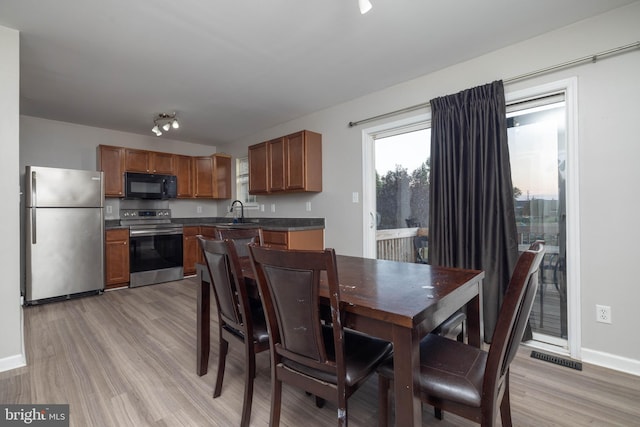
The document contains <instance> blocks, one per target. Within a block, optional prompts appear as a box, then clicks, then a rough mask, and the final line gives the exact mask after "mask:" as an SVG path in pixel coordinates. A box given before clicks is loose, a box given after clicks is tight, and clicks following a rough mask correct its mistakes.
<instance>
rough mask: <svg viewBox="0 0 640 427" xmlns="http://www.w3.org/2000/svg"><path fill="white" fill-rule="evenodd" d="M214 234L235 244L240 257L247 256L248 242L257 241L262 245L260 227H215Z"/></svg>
mask: <svg viewBox="0 0 640 427" xmlns="http://www.w3.org/2000/svg"><path fill="white" fill-rule="evenodd" d="M216 236H217V237H218V239H220V240H225V239H229V240H232V241H233V242H234V243H235V245H236V252H237V253H238V256H239V257H240V258H242V257H248V256H249V250H248V249H247V245H248V244H249V243H254V242H255V243H258V244H259V245H260V246H262V244H263V242H264V239H263V234H262V228H260V227H251V228H217V229H216Z"/></svg>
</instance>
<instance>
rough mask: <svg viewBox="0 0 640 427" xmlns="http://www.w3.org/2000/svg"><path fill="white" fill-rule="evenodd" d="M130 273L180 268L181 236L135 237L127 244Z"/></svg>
mask: <svg viewBox="0 0 640 427" xmlns="http://www.w3.org/2000/svg"><path fill="white" fill-rule="evenodd" d="M129 244H130V246H129V262H130V265H131V273H139V272H141V271H151V270H161V269H163V268H172V267H182V235H181V234H172V235H159V236H135V237H133V236H132V237H131V238H130V242H129Z"/></svg>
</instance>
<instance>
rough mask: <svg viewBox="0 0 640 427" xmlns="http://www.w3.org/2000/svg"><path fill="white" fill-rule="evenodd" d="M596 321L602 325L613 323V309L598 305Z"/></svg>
mask: <svg viewBox="0 0 640 427" xmlns="http://www.w3.org/2000/svg"><path fill="white" fill-rule="evenodd" d="M596 321H598V322H600V323H611V307H609V306H608V305H598V304H596Z"/></svg>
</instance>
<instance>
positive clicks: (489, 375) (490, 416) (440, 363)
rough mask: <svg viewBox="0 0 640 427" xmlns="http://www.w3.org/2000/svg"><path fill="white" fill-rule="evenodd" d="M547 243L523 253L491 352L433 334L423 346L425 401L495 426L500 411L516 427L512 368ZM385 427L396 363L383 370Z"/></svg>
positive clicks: (421, 390) (421, 376) (421, 387)
mask: <svg viewBox="0 0 640 427" xmlns="http://www.w3.org/2000/svg"><path fill="white" fill-rule="evenodd" d="M543 256H544V245H543V244H542V243H540V242H536V243H534V244H533V245H532V246H531V247H530V248H529V249H528V250H527V251H525V252H523V253H522V254H521V255H520V257H519V259H518V262H517V264H516V267H515V270H514V272H513V274H512V276H511V280H510V282H509V286H508V288H507V291H506V293H505V296H504V300H503V303H502V307H501V308H500V313H499V315H498V319H497V323H496V327H495V330H494V333H493V339H492V341H491V346H490V348H489V351H488V352H487V351H484V350H481V349H480V348H477V347H474V346H471V345H468V344H464V343H460V342H458V341H455V340H451V339H447V338H444V337H442V336H440V335H436V334H429V335H427V336H426V337H425V338H424V339H423V340H422V341H421V343H420V373H419V381H420V385H419V393H420V398H421V400H422V401H423V402H425V403H428V404H429V405H432V406H433V407H435V408H437V409H440V410H443V411H446V412H451V413H454V414H456V415H459V416H462V417H464V418H467V419H470V420H472V421H475V422H477V423H480V424H481V425H482V426H483V427H484V426H494V425H495V422H496V419H497V418H496V417H497V412H498V408H499V411H500V415H501V419H502V426H503V427H507V426H511V407H510V403H509V365H510V364H511V362H512V360H513V358H514V357H515V355H516V352H517V350H518V346H519V344H520V340H521V339H522V335H523V333H524V329H525V326H526V324H527V320H528V318H529V314H530V313H531V307H532V306H533V301H534V298H535V295H536V292H537V287H538V270H539V267H540V262H541V261H542V258H543ZM378 373H379V383H378V384H379V398H380V402H379V408H380V417H379V424H380V426H386V425H387V422H388V409H387V408H388V395H389V385H390V381H391V380H392V379H393V362H392V361H390V360H388V361H386V362H385V363H384V364H382V365H381V366H380V367H379V368H378Z"/></svg>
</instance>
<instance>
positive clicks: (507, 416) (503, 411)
mask: <svg viewBox="0 0 640 427" xmlns="http://www.w3.org/2000/svg"><path fill="white" fill-rule="evenodd" d="M500 418H501V419H502V427H511V425H512V424H511V401H510V399H509V374H508V373H507V374H506V377H505V379H504V395H503V396H502V402H501V403H500Z"/></svg>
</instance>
